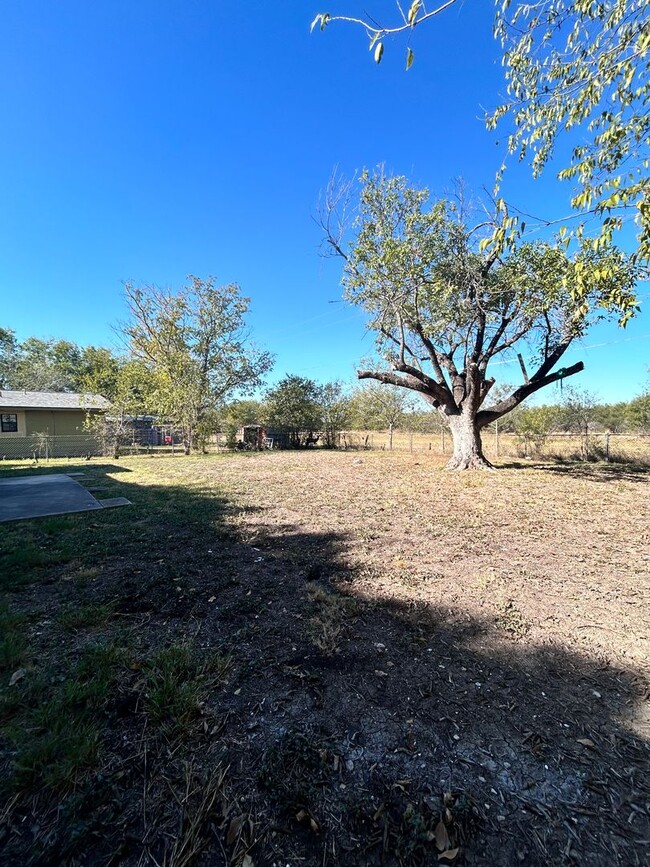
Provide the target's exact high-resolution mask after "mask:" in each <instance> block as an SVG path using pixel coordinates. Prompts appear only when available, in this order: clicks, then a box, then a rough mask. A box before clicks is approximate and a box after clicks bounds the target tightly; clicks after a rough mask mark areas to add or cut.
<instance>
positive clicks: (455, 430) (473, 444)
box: [447, 413, 494, 470]
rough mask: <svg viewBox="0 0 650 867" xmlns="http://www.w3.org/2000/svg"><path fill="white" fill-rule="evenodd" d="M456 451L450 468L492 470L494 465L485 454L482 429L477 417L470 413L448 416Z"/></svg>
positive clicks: (448, 467) (449, 464)
mask: <svg viewBox="0 0 650 867" xmlns="http://www.w3.org/2000/svg"><path fill="white" fill-rule="evenodd" d="M447 421H448V422H449V427H450V428H451V436H452V439H453V443H454V453H453V455H452V457H451V459H450V461H449V463H448V464H447V469H448V470H492V469H494V467H493V466H492V464H491V463H490V462H489V461H488V459H487V458H486V457H485V455H484V454H483V444H482V442H481V429H480V428H479V426H478V424H477V423H476V418H475V417H472V416H471V415H469V414H466V413H461V414H460V415H451V416H447Z"/></svg>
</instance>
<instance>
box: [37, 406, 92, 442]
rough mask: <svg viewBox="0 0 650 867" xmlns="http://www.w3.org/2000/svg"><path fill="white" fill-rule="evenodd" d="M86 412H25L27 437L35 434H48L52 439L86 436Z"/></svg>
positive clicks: (38, 410) (42, 410)
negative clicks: (75, 435)
mask: <svg viewBox="0 0 650 867" xmlns="http://www.w3.org/2000/svg"><path fill="white" fill-rule="evenodd" d="M85 422H86V411H85V410H59V411H56V410H49V409H28V410H25V426H26V429H27V430H26V433H27V436H31V434H35V433H48V434H49V435H50V436H52V437H58V436H69V435H70V434H80V435H83V434H86V433H87V431H86V428H85V427H84V425H85Z"/></svg>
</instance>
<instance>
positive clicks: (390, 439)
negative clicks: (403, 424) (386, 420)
mask: <svg viewBox="0 0 650 867" xmlns="http://www.w3.org/2000/svg"><path fill="white" fill-rule="evenodd" d="M388 450H389V451H391V452H392V451H393V423H392V422H391V423H390V424H389V426H388Z"/></svg>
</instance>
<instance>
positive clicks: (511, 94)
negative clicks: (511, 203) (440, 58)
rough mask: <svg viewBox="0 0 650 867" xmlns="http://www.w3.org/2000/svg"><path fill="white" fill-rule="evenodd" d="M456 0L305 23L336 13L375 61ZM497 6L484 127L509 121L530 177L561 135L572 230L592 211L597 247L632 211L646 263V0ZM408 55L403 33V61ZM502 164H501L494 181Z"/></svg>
mask: <svg viewBox="0 0 650 867" xmlns="http://www.w3.org/2000/svg"><path fill="white" fill-rule="evenodd" d="M456 2H457V0H450V2H446V3H440V4H437V5H436V7H435V8H433V9H431V8H429V9H428V10H427V8H426V6H425V4H424V3H422V2H419V0H415V2H413V3H411V5H410V6H409V7H406V6H404V7H402V6H401V5H400V4H396V6H397V9H398V10H399V17H398V20H397V21H395V22H394V23H393V24H390V25H386V26H384V25H382V24H378V23H377V21H376V17H375V16H374V15H371V14H370V13H368V17H367V18H365V19H361V18H351V17H347V16H330V15H327V14H320V15H318V16H317V17H316V19H315V20H314V22H313V24H312V29H313V28H314V27H316V26H317V25H318V26H319V27H320V29H321V30H323V29H325V27H326V26H327V25H328V24H330V23H331V22H333V21H345V22H350V23H353V24H356V25H359V26H361V27H363V28H364V29H365V31H366V33H367V35H368V39H369V43H370V48H371V49H373V51H374V59H375V61H376V62H380V61H381V59H382V56H383V53H384V42H385V40H386V39H388V38H391V37H394V36H396V35H397V34H400V33H406V34H411V33H412V31H413V30H414V29H415V28H416V27H418V26H419V25H422V24H423V23H424V22H426V21H430V20H431V19H433V18H435V17H436V16H437V15H438V14H440V13H441V12H444V11H445V10H446V9H448V8H449V7H450V6H452V5H454V4H455V3H456ZM495 8H496V14H495V25H494V33H495V37H496V38H497V39H499V40H500V42H501V45H502V48H503V66H504V69H505V77H506V81H507V99H506V100H505V101H504V103H503V104H502V105H500V106H498V107H497V108H496V110H495V111H494V112H492V113H491V114H489V115H488V116H487V118H486V121H487V126H488V128H490V129H494V128H496V127H497V125H499V128H503V127H504V126H506V125H507V124H509V127H506V129H507V131H508V150H509V152H510V153H511V154H515V155H516V156H517V157H518V158H519V159H521V160H524V159H528V160H530V164H531V168H532V172H533V174H534V175H535V176H538V175H539V174H540V173H541V172H542V171H543V169H544V168H545V167H546V166H547V165H548V163H549V162H550V160H551V158H552V157H553V155H554V153H555V150H556V145H558V144H560V143H561V142H562V141H564V140H565V139H567V140H568V143H569V145H570V146H572V150H571V153H570V156H569V158H568V163H567V164H566V165H565V166H564V167H563V168H562V169H561V170H560V171H559V172H558V177H559V178H560V179H561V180H566V181H569V182H571V183H572V184H573V189H574V192H573V195H572V198H571V204H572V206H573V208H574V209H575V211H576V214H575V216H577V217H579V218H582V219H581V221H580V223H579V225H578V227H577V229H576V231H575V234H576V235H577V236H578V237H580V236H582V235H583V233H584V231H585V225H586V222H587V221H588V220H589V219H590V218H593V217H595V218H596V219H597V221H598V223H599V231H598V233H597V236H596V237H595V238H594V241H593V243H594V245H595V246H596V248H598V247H601V246H603V245H605V244H608V243H611V241H612V237H613V235H614V233H615V232H616V231H617V230H618V229H620V228H621V227H622V225H623V223H624V221H625V220H626V217H627V215H628V214H630V215H632V216H633V217H634V220H635V222H636V225H637V249H636V256H637V257H638V259H639V260H641V261H650V177H649V172H648V156H649V147H650V16H649V12H650V0H537V2H529V3H522V2H513V0H495ZM413 59H414V54H413V50H412V48H411V44H410V36H409V45H408V47H407V53H406V68H407V69H408V68H410V66H411V65H412V63H413ZM504 169H505V163H504V165H502V166H501V169H500V171H499V173H498V175H497V186H498V185H499V183H500V181H501V179H502V176H503V171H504ZM510 230H511V231H513V232H515V233H516V227H515V226H511V227H510ZM564 230H565V231H568V229H567V228H566V227H565V229H564Z"/></svg>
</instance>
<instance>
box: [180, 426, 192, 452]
mask: <svg viewBox="0 0 650 867" xmlns="http://www.w3.org/2000/svg"><path fill="white" fill-rule="evenodd" d="M192 440H193V431H192V428H191V427H186V428H185V430H184V431H183V449H184V451H185V454H186V455H191V454H192V446H193V444H194V443H193V441H192Z"/></svg>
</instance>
